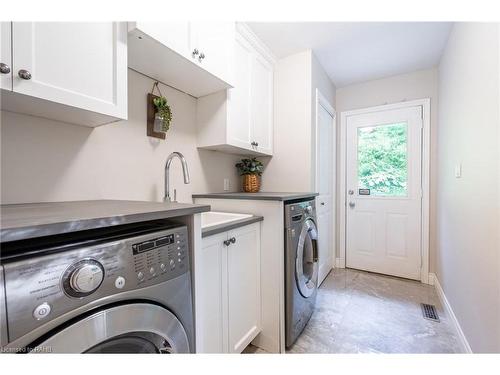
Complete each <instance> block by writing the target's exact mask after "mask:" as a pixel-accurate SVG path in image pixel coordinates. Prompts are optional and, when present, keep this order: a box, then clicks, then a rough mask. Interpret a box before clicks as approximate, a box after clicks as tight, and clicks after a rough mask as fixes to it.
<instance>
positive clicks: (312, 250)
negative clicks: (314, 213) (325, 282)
mask: <svg viewBox="0 0 500 375" xmlns="http://www.w3.org/2000/svg"><path fill="white" fill-rule="evenodd" d="M317 241H318V231H317V229H316V225H315V224H314V222H313V221H312V220H311V219H308V220H306V221H305V222H304V225H303V226H302V229H301V231H300V237H299V241H298V244H297V252H296V258H295V281H296V282H297V287H298V289H299V292H300V294H302V296H304V297H305V298H308V297H310V296H312V295H313V293H314V291H315V290H316V288H317V283H318V245H317Z"/></svg>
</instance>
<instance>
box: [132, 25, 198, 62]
mask: <svg viewBox="0 0 500 375" xmlns="http://www.w3.org/2000/svg"><path fill="white" fill-rule="evenodd" d="M136 28H140V30H143V31H144V32H145V33H147V35H148V36H149V37H151V38H153V39H155V40H156V41H158V42H159V43H161V44H162V45H164V46H166V47H168V48H170V49H171V50H173V51H175V52H177V53H178V54H180V55H182V56H184V57H188V56H189V54H190V51H189V48H190V44H191V41H190V39H191V33H190V25H189V22H187V21H184V22H183V21H169V22H130V23H129V30H132V31H133V30H134V29H136Z"/></svg>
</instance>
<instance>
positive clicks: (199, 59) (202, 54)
mask: <svg viewBox="0 0 500 375" xmlns="http://www.w3.org/2000/svg"><path fill="white" fill-rule="evenodd" d="M204 58H205V54H204V53H203V52H202V53H200V57H198V61H199V62H201V60H203V59H204Z"/></svg>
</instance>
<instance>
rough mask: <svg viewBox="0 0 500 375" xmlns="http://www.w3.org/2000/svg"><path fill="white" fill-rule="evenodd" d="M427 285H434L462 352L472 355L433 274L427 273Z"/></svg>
mask: <svg viewBox="0 0 500 375" xmlns="http://www.w3.org/2000/svg"><path fill="white" fill-rule="evenodd" d="M429 284H430V285H434V288H436V292H437V294H438V297H439V300H440V301H441V304H442V305H443V308H444V310H445V311H446V314H447V315H448V316H449V317H450V320H451V324H452V325H453V326H454V328H455V331H456V332H457V335H458V339H459V340H460V344H461V346H462V350H463V352H464V353H472V349H471V347H470V345H469V342H468V341H467V338H466V337H465V334H464V331H462V327H460V323H459V322H458V319H457V317H456V316H455V313H454V312H453V309H452V308H451V305H450V303H449V302H448V299H447V298H446V295H445V294H444V290H443V288H442V287H441V284H440V283H439V280H438V278H437V276H436V274H435V273H429Z"/></svg>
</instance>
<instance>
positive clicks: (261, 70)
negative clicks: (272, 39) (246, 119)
mask: <svg viewBox="0 0 500 375" xmlns="http://www.w3.org/2000/svg"><path fill="white" fill-rule="evenodd" d="M251 95H252V98H251V107H252V115H251V117H252V127H251V130H252V132H251V138H252V140H253V141H254V142H256V143H258V145H257V146H256V149H257V150H258V151H260V152H263V153H266V154H269V155H271V154H272V152H273V67H272V65H271V64H270V63H269V62H267V61H266V60H265V59H264V58H263V57H261V56H260V55H259V54H256V55H255V58H254V59H253V61H252V88H251Z"/></svg>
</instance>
